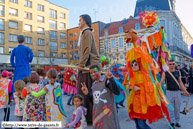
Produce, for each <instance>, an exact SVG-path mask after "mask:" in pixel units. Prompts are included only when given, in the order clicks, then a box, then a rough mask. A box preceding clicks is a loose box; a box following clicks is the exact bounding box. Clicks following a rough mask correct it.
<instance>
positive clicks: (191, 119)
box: [0, 95, 193, 129]
mask: <svg viewBox="0 0 193 129" xmlns="http://www.w3.org/2000/svg"><path fill="white" fill-rule="evenodd" d="M68 98H69V96H67V95H63V104H64V109H65V111H66V112H67V115H68V120H69V121H70V120H71V119H72V112H73V110H74V109H75V107H74V106H68V105H67V104H66V103H67V100H68ZM186 100H187V97H186V96H184V95H182V100H181V110H183V108H184V107H185V105H186ZM125 105H126V102H125ZM191 106H193V95H191V96H190V101H189V105H188V107H191ZM3 117H4V111H3V110H2V109H0V121H2V120H3ZM118 117H119V121H120V125H121V129H135V128H136V127H135V123H134V121H131V120H130V119H129V117H128V113H127V108H126V107H125V108H119V112H118ZM180 117H181V118H180V124H181V126H182V127H181V129H193V110H191V111H190V113H188V114H187V115H182V114H181V115H180ZM15 120H16V119H15V116H14V105H13V106H11V113H10V121H15ZM0 123H1V122H0ZM150 127H151V128H152V129H169V126H168V125H167V122H166V120H165V119H161V120H159V121H158V122H156V123H153V124H151V125H150ZM0 128H2V127H1V126H0ZM88 129H92V126H91V125H90V126H89V128H88ZM177 129H178V128H177Z"/></svg>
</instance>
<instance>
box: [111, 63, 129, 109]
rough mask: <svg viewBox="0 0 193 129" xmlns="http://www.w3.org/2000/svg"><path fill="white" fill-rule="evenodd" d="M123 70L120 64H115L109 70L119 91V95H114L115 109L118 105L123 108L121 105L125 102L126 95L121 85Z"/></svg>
mask: <svg viewBox="0 0 193 129" xmlns="http://www.w3.org/2000/svg"><path fill="white" fill-rule="evenodd" d="M123 68H124V66H123V65H122V64H115V65H113V66H112V67H111V68H110V70H111V73H112V74H113V76H114V79H115V82H116V83H117V85H118V86H119V89H120V91H121V93H120V94H119V95H115V102H116V106H117V108H119V107H118V105H120V106H122V107H125V106H124V105H123V103H124V100H125V94H127V91H126V90H125V88H124V87H123V85H122V83H123V81H124V76H123V72H122V69H123Z"/></svg>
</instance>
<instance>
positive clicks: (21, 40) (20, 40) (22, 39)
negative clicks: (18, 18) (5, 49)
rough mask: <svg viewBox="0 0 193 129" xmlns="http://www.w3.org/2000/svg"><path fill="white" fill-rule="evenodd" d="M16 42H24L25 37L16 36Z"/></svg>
mask: <svg viewBox="0 0 193 129" xmlns="http://www.w3.org/2000/svg"><path fill="white" fill-rule="evenodd" d="M17 40H18V42H19V43H23V42H24V41H25V36H24V35H18V36H17Z"/></svg>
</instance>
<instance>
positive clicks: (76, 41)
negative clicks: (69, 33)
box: [75, 40, 78, 48]
mask: <svg viewBox="0 0 193 129" xmlns="http://www.w3.org/2000/svg"><path fill="white" fill-rule="evenodd" d="M75 48H78V40H75Z"/></svg>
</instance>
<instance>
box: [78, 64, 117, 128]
mask: <svg viewBox="0 0 193 129" xmlns="http://www.w3.org/2000/svg"><path fill="white" fill-rule="evenodd" d="M106 73H107V75H101V70H100V67H99V66H97V65H93V66H91V67H90V75H91V77H92V78H93V80H95V82H94V83H93V84H92V88H91V89H92V95H89V92H88V89H87V87H86V84H85V83H82V84H81V85H82V88H81V90H82V92H83V93H84V94H85V95H87V98H88V99H89V100H90V102H91V103H92V102H93V103H94V104H93V129H99V128H100V129H120V125H119V120H118V116H117V109H116V106H115V100H114V94H116V95H119V94H120V90H119V88H118V86H117V84H116V83H115V81H114V79H113V75H112V73H111V72H110V70H109V69H108V70H107V72H106Z"/></svg>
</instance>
